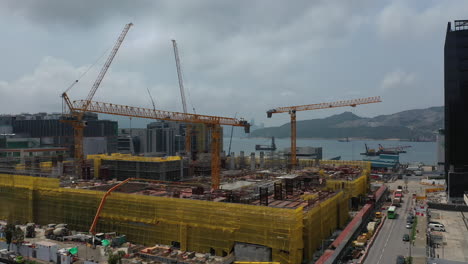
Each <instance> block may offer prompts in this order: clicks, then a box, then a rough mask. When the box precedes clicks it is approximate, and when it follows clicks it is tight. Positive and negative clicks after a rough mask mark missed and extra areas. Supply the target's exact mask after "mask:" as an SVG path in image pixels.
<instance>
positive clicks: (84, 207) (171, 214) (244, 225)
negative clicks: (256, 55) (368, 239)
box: [0, 174, 304, 263]
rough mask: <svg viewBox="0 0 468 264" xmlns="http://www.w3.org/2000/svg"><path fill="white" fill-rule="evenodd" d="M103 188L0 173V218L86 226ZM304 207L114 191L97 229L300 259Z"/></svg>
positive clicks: (148, 240)
mask: <svg viewBox="0 0 468 264" xmlns="http://www.w3.org/2000/svg"><path fill="white" fill-rule="evenodd" d="M103 194H104V192H100V191H90V190H82V189H70V188H59V187H58V180H57V179H48V178H34V177H27V176H18V175H4V174H0V201H2V202H1V204H0V218H3V219H10V220H13V221H19V222H22V223H26V222H30V221H32V222H35V223H38V224H49V223H67V224H69V226H70V227H71V228H74V229H76V230H81V231H85V230H88V229H89V227H90V225H91V222H92V220H93V218H94V215H95V213H96V209H97V206H98V204H99V201H100V199H101V197H102V196H103ZM303 216H304V213H303V209H302V208H298V209H283V208H271V207H265V206H253V205H245V204H231V203H216V202H208V201H199V200H189V199H177V198H166V197H155V196H143V195H136V194H124V193H113V194H112V195H111V196H109V198H108V199H107V202H106V205H105V207H104V209H103V211H102V214H101V217H100V220H99V223H98V226H97V231H99V232H111V231H116V232H119V233H122V234H126V235H127V237H128V239H129V240H130V241H133V242H136V243H141V244H145V245H154V244H155V243H161V244H172V243H176V242H177V243H179V244H180V246H181V248H182V249H183V250H193V251H198V252H210V251H211V250H215V252H216V254H217V255H225V254H229V253H230V252H231V251H232V249H233V247H234V244H235V242H244V243H252V244H258V245H263V246H266V247H270V248H271V249H272V258H273V261H279V262H281V263H301V261H302V257H303V247H304V245H303Z"/></svg>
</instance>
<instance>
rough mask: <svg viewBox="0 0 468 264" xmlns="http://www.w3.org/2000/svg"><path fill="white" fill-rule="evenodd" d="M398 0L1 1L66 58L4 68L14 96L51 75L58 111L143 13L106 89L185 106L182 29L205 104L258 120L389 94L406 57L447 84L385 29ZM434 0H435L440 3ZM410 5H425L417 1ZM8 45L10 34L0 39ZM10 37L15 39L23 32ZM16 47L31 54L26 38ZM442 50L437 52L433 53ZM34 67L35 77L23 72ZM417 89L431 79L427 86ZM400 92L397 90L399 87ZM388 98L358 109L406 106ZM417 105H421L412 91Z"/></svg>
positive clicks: (109, 95)
mask: <svg viewBox="0 0 468 264" xmlns="http://www.w3.org/2000/svg"><path fill="white" fill-rule="evenodd" d="M393 3H394V2H389V3H388V5H387V2H386V3H385V5H384V4H383V3H380V2H377V1H371V0H363V1H338V0H321V1H305V0H304V1H279V0H277V1H266V0H265V1H215V0H213V1H208V0H201V1H174V0H167V1H150V0H143V1H115V0H114V1H111V0H107V1H104V0H100V1H59V0H55V1H52V0H42V1H33V0H25V1H13V0H7V1H3V2H0V10H3V11H0V14H2V13H1V12H3V16H2V17H3V20H2V18H1V17H0V22H6V21H7V20H9V19H11V21H12V24H13V26H12V27H11V32H10V34H12V35H14V36H16V40H21V41H23V43H31V46H30V48H31V50H34V49H35V46H34V45H33V43H34V42H35V41H36V39H34V38H31V35H29V34H28V32H36V31H41V32H42V31H44V32H46V33H48V34H46V33H45V34H35V35H34V37H35V38H40V39H41V40H45V41H47V42H48V43H50V45H49V46H45V45H42V46H41V49H36V50H34V52H35V53H37V54H38V55H35V59H37V58H44V57H48V56H51V57H53V58H56V59H54V60H56V62H53V61H52V62H49V63H42V64H41V65H39V66H38V67H34V68H35V70H29V69H22V68H21V67H17V71H20V72H19V73H18V75H19V76H23V77H22V78H17V79H13V80H11V79H9V80H11V81H8V82H1V80H5V78H4V77H3V76H2V75H1V74H2V73H0V93H2V94H3V93H4V91H8V93H6V94H8V95H9V97H8V98H13V99H14V93H13V92H11V91H12V89H24V87H28V89H30V90H31V92H32V94H37V91H40V90H41V89H43V87H46V86H47V87H48V89H49V90H47V99H46V100H44V103H41V105H40V109H37V110H36V111H39V110H40V111H57V110H58V109H59V107H60V105H59V104H60V100H59V98H58V95H59V94H60V92H61V91H63V89H64V87H66V86H67V85H68V84H69V83H70V82H71V81H72V80H74V79H75V78H76V76H77V75H78V73H79V72H80V71H82V70H83V69H84V68H86V64H89V63H92V61H93V60H94V59H95V57H94V54H96V56H98V55H100V52H101V51H102V50H104V49H105V48H107V47H109V46H111V45H112V44H113V41H115V38H116V37H117V35H118V33H119V30H120V29H121V28H122V27H123V25H124V24H125V23H127V22H129V21H132V22H134V23H135V27H134V28H132V30H131V31H130V33H129V35H128V36H127V39H126V40H125V42H124V43H123V45H122V48H121V49H120V50H119V53H118V55H117V57H116V59H115V61H114V63H113V65H112V66H111V69H110V72H109V73H108V75H107V76H106V78H105V79H104V81H103V83H102V87H100V88H99V90H98V93H97V94H96V100H101V101H106V102H113V103H120V104H126V105H135V106H147V107H150V106H151V103H150V101H149V99H148V98H147V96H146V88H147V87H149V88H150V89H151V91H152V92H153V96H154V97H155V98H156V101H157V105H158V106H157V107H158V108H161V109H167V110H172V111H180V109H181V107H180V95H179V93H178V84H177V75H176V72H175V65H174V58H173V53H172V47H171V43H170V39H171V38H175V39H177V41H178V43H179V51H180V55H181V60H182V68H183V71H184V77H185V81H186V88H187V89H188V92H187V96H188V97H189V101H190V102H193V105H194V106H195V108H196V109H197V112H198V113H203V114H216V115H223V116H232V115H233V114H234V113H235V112H240V113H239V116H243V117H245V118H246V119H250V118H252V117H253V118H255V119H256V120H257V121H258V122H268V123H267V124H278V123H280V122H283V121H287V120H288V117H287V115H285V116H284V117H282V116H279V117H276V118H275V119H274V120H272V119H266V117H265V111H266V110H267V109H269V108H271V107H276V106H285V105H297V104H307V103H317V102H322V101H334V100H341V99H352V98H357V97H367V96H374V95H379V93H381V92H382V93H384V92H385V91H381V90H379V87H380V85H381V83H382V82H383V78H384V76H385V74H387V73H390V72H392V71H394V70H395V69H399V68H402V69H411V73H413V70H412V68H413V67H414V68H418V70H417V71H414V74H416V75H417V76H431V78H435V80H431V82H427V83H424V85H426V87H425V88H426V89H429V90H430V91H435V90H437V89H441V87H439V86H440V85H439V84H440V82H439V81H440V79H441V78H442V75H440V77H437V76H438V75H437V74H440V73H438V72H437V70H438V69H428V70H425V69H424V67H422V66H424V65H420V64H421V63H419V64H418V61H419V60H420V59H421V58H424V59H426V58H427V53H424V54H421V55H418V56H416V55H415V57H414V58H413V57H411V56H405V55H407V54H405V50H407V49H408V48H407V47H398V48H395V47H390V48H387V47H386V46H385V45H386V43H383V44H382V41H381V40H382V39H383V38H377V37H376V36H377V33H376V32H378V31H376V26H375V25H374V24H373V22H374V20H375V19H377V18H378V17H379V16H380V15H381V14H382V12H383V10H384V9H385V8H386V7H387V6H391V5H392V4H393ZM433 5H434V4H433ZM433 5H428V6H426V7H424V8H426V9H430V10H432V9H431V6H433ZM435 6H437V5H435ZM424 8H422V9H424ZM453 9H454V8H453V7H451V8H450V9H449V8H447V9H444V10H449V11H450V10H453ZM410 10H413V11H414V12H419V10H416V9H413V7H410ZM389 14H390V15H388V16H387V17H385V21H387V19H388V21H391V19H392V18H395V19H397V18H398V17H397V16H396V15H395V14H394V12H390V13H389ZM17 21H26V22H24V24H25V25H24V27H25V28H27V30H23V31H22V32H21V34H23V35H21V36H19V37H18V35H19V33H16V32H15V25H14V24H15V22H17ZM382 23H383V22H382ZM444 23H445V22H444ZM57 26H58V27H60V28H61V30H60V31H59V33H60V34H58V33H55V32H53V31H52V30H50V31H49V30H48V29H49V28H50V27H52V28H55V27H57ZM379 32H380V31H379ZM382 32H384V31H382ZM392 32H393V31H392ZM379 34H380V33H379ZM428 34H429V33H428ZM441 35H443V32H439V33H438V35H437V36H435V35H431V36H429V37H430V38H431V39H438V38H440V36H441ZM378 36H380V37H381V36H382V35H378ZM2 45H3V46H2ZM4 45H6V44H5V43H0V49H1V48H2V47H5V46H4ZM9 45H10V46H9V47H14V43H13V44H9ZM425 48H426V49H427V50H428V51H430V52H432V54H435V53H436V52H441V48H440V47H438V46H437V45H435V44H434V43H432V42H428V45H426V46H425ZM97 51H98V52H97ZM406 52H408V51H406ZM12 53H13V54H20V55H21V51H17V50H14V51H12ZM402 54H403V55H402ZM423 56H424V57H423ZM11 57H12V58H15V57H19V56H11ZM28 59H30V57H29V58H28V57H25V58H21V60H18V63H25V61H27V60H28ZM37 60H38V61H39V59H37ZM436 62H437V61H436V60H431V61H425V63H424V64H426V65H431V64H435V63H436ZM439 63H440V62H439ZM34 64H37V62H34ZM408 64H410V65H408ZM6 67H9V65H8V63H7V62H1V61H0V68H6ZM98 69H99V67H96V69H94V71H93V72H92V73H89V74H88V76H87V77H86V78H87V79H86V80H83V81H82V82H80V83H81V84H80V86H78V87H76V88H77V89H76V90H75V88H74V91H73V92H72V96H73V98H83V97H84V96H85V95H86V92H87V91H88V90H89V87H90V85H91V84H92V81H93V79H94V78H95V77H96V75H97V71H98ZM64 71H65V72H64ZM37 72H40V73H41V74H36V73H37ZM47 76H52V78H49V77H47ZM23 78H27V79H29V80H30V82H23V83H22V82H21V79H23ZM387 82H390V81H387ZM392 84H394V82H393V83H392ZM405 84H407V82H406V83H405ZM394 85H396V86H398V85H399V84H398V83H397V84H394ZM411 85H412V84H411V83H409V84H408V86H411ZM12 87H14V88H12ZM391 90H392V89H388V91H391ZM415 91H419V90H418V87H415ZM415 93H416V92H415ZM384 94H385V93H384ZM189 95H190V96H189ZM388 96H390V98H393V97H392V96H393V95H391V94H390V93H389V94H388ZM4 98H6V97H4ZM28 98H29V97H28ZM13 99H12V100H13ZM29 99H30V100H29V101H28V102H29V105H30V106H29V107H30V108H29V109H31V110H29V109H28V110H27V111H34V110H33V109H34V107H35V106H37V108H39V106H38V104H39V103H37V102H36V103H35V102H34V98H33V97H31V98H29ZM3 100H4V99H1V101H3ZM384 102H386V103H382V104H379V105H378V106H377V105H376V106H369V107H363V108H360V109H357V110H356V111H358V112H359V113H360V114H364V115H366V113H367V116H369V115H372V114H374V113H378V114H380V113H381V114H384V113H390V112H396V111H399V110H401V109H402V104H400V103H399V102H398V103H392V102H390V101H388V100H386V99H385V98H384ZM387 102H388V103H387ZM433 102H434V100H431V101H429V100H427V99H426V98H423V99H422V100H421V101H420V103H421V104H431V103H433ZM436 104H437V105H439V104H440V103H436ZM0 105H1V104H0ZM427 106H432V105H427ZM405 107H408V108H411V107H412V105H411V103H408V104H407V105H406V106H405ZM9 109H19V105H15V106H14V107H12V108H8V107H6V108H1V109H0V111H7V110H8V111H10V110H9ZM47 109H49V110H47ZM54 109H57V110H54ZM342 110H343V109H341V110H336V111H334V110H330V111H317V112H316V113H310V114H305V113H304V114H303V115H302V114H301V116H300V118H309V117H317V116H326V115H329V114H332V113H336V112H341V111H342ZM17 111H21V110H17Z"/></svg>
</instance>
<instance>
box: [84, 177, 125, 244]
mask: <svg viewBox="0 0 468 264" xmlns="http://www.w3.org/2000/svg"><path fill="white" fill-rule="evenodd" d="M131 180H133V178H128V179H126V180H124V181H123V182H121V183H119V184H117V185H115V186H114V187H112V188H110V189H109V190H108V191H107V192H106V193H105V194H104V196H103V197H102V199H101V202H100V203H99V207H98V209H97V211H96V215H95V216H94V220H93V223H92V224H91V227H90V228H89V232H90V233H91V234H93V235H95V234H96V225H97V223H98V220H99V215H100V214H101V211H102V208H103V207H104V204H105V203H106V199H107V197H108V196H109V195H110V194H111V192H113V191H114V190H115V189H117V188H119V187H120V186H122V185H124V184H125V183H127V182H129V181H131Z"/></svg>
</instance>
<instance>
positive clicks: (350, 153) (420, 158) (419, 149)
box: [223, 137, 437, 165]
mask: <svg viewBox="0 0 468 264" xmlns="http://www.w3.org/2000/svg"><path fill="white" fill-rule="evenodd" d="M275 142H276V147H277V151H282V150H283V149H284V148H287V147H290V144H291V143H290V142H291V141H290V139H289V138H277V139H275ZM223 143H224V150H225V151H226V152H227V151H228V148H229V137H224V142H223ZM256 144H260V145H270V144H271V139H268V138H234V137H233V138H232V145H231V152H235V153H236V155H239V152H240V151H244V152H245V154H246V155H250V153H251V152H255V145H256ZM364 144H367V146H369V148H373V149H378V147H379V145H378V144H381V145H382V146H384V147H395V146H411V147H410V148H408V149H406V151H407V153H402V154H400V162H401V163H408V162H422V163H424V164H427V165H434V164H436V160H437V149H436V148H437V145H436V143H435V142H407V141H386V140H350V141H349V142H339V141H338V140H328V139H297V146H298V147H322V151H323V159H330V158H333V157H337V156H341V159H342V160H362V158H364V157H365V156H363V155H360V153H363V152H365V146H364ZM258 153H259V151H257V154H258Z"/></svg>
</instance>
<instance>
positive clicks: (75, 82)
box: [64, 47, 111, 93]
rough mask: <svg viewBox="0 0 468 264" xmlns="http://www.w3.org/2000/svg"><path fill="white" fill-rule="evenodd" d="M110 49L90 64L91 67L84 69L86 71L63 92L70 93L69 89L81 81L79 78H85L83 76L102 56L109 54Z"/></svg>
mask: <svg viewBox="0 0 468 264" xmlns="http://www.w3.org/2000/svg"><path fill="white" fill-rule="evenodd" d="M110 49H111V47H109V48H107V49H106V50H105V51H104V53H102V55H101V56H100V57H99V58H98V59H97V60H96V61H95V62H94V63H93V64H91V65H90V66H89V67H88V69H86V71H84V72H83V73H82V74H81V75H80V76H79V77H78V79H76V80H74V81H73V83H72V84H71V85H70V86H68V88H67V89H66V90H65V92H64V93H68V91H70V89H71V88H72V87H73V86H75V84H77V83H78V82H79V81H80V80H81V78H83V76H85V75H86V74H87V73H88V72H89V71H90V70H91V68H93V67H94V66H95V65H96V64H97V63H98V62H99V61H100V60H101V59H102V58H103V57H104V55H106V54H107V53H108V52H109V50H110Z"/></svg>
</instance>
